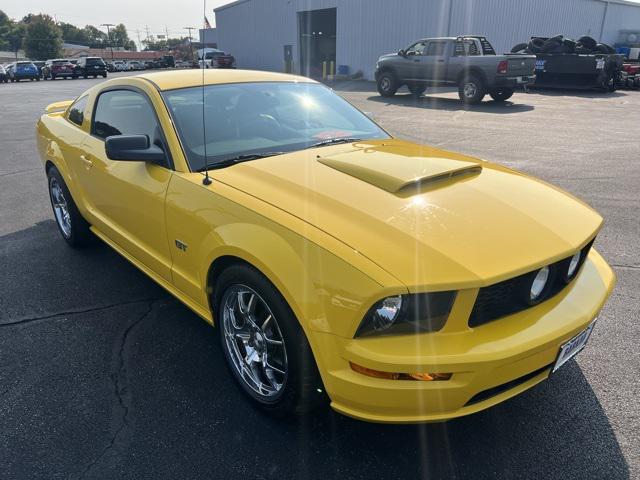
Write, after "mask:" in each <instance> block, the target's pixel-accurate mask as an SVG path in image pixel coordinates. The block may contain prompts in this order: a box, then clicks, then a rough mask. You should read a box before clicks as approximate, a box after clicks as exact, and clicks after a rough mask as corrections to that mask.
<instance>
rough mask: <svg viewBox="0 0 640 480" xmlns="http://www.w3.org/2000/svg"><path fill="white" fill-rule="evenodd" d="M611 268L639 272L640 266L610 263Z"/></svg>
mask: <svg viewBox="0 0 640 480" xmlns="http://www.w3.org/2000/svg"><path fill="white" fill-rule="evenodd" d="M611 266H612V267H615V268H628V269H629V270H640V265H625V264H620V263H612V264H611Z"/></svg>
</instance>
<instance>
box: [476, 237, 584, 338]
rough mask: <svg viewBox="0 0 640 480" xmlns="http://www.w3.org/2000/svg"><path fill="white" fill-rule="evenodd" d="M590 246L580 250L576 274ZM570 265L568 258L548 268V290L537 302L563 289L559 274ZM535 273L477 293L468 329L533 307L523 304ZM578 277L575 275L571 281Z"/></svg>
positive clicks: (526, 302)
mask: <svg viewBox="0 0 640 480" xmlns="http://www.w3.org/2000/svg"><path fill="white" fill-rule="evenodd" d="M591 245H593V240H591V242H589V243H588V244H587V245H586V246H585V247H584V248H583V249H582V255H581V257H580V263H579V265H578V273H579V271H580V269H581V268H582V264H583V263H584V261H585V259H586V258H587V255H588V254H589V250H590V249H591ZM570 261H571V256H570V257H567V258H565V259H563V260H560V261H559V262H556V263H554V264H552V265H549V268H550V270H551V279H550V280H549V281H550V286H549V287H548V288H547V291H546V292H544V293H543V296H542V298H541V300H540V302H544V301H546V300H549V299H550V298H552V297H553V296H555V295H557V294H558V293H560V292H561V291H562V290H563V289H564V288H565V287H566V286H567V283H566V282H565V280H564V278H563V274H562V273H563V272H566V270H567V268H568V266H569V262H570ZM537 272H538V270H534V271H533V272H529V273H525V274H524V275H520V276H518V277H514V278H510V279H509V280H505V281H503V282H499V283H495V284H493V285H489V286H488V287H484V288H481V289H480V291H479V292H478V298H477V299H476V303H475V304H474V306H473V310H472V311H471V315H470V316H469V326H470V327H477V326H480V325H484V324H485V323H488V322H491V321H493V320H497V319H498V318H501V317H506V316H507V315H512V314H514V313H518V312H521V311H523V310H526V309H528V308H531V307H533V306H535V305H531V304H530V303H528V301H527V300H528V292H529V289H530V286H531V282H532V281H533V278H534V277H535V276H536V274H537ZM578 273H576V274H575V276H574V277H573V278H574V279H575V278H576V276H577V275H578ZM569 283H570V282H569ZM540 302H538V303H537V304H539V303H540ZM537 304H536V305H537Z"/></svg>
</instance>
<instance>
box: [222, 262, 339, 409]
mask: <svg viewBox="0 0 640 480" xmlns="http://www.w3.org/2000/svg"><path fill="white" fill-rule="evenodd" d="M214 288H215V290H214V296H213V298H212V302H211V303H212V305H214V308H215V311H214V314H215V318H216V320H217V326H218V332H219V335H220V343H221V345H222V350H223V352H224V356H225V359H226V363H227V366H228V367H229V369H230V370H231V374H232V376H233V377H234V379H235V380H236V382H237V383H238V385H239V386H240V388H241V389H242V391H243V392H244V393H245V394H246V395H247V396H248V397H249V398H250V399H251V400H252V401H253V404H254V405H256V406H259V407H260V408H262V409H263V410H265V411H267V412H269V413H271V414H274V415H277V416H286V415H291V414H301V413H305V412H308V411H310V410H312V409H313V408H315V407H316V406H318V405H319V404H321V403H322V402H323V401H324V399H325V398H326V397H325V394H324V387H323V385H322V380H321V379H320V375H319V373H318V369H317V367H316V362H315V359H314V358H313V354H312V352H311V347H310V346H309V343H308V341H307V338H306V336H305V334H304V332H303V330H302V328H301V326H300V324H299V322H298V320H297V319H296V317H295V316H294V314H293V312H292V311H291V309H290V307H289V305H287V303H286V301H285V300H284V298H283V297H282V295H281V294H280V292H278V290H277V289H276V288H275V286H274V285H273V284H272V283H271V282H270V281H269V280H268V279H267V278H266V277H265V276H264V275H262V274H261V273H260V272H258V271H257V270H255V269H254V268H253V267H251V266H249V265H246V264H236V265H231V266H230V267H228V268H226V269H225V270H224V271H223V272H222V273H221V274H220V276H219V277H218V280H217V282H216V285H215V286H214ZM240 299H242V300H241V301H242V306H241V304H240ZM243 311H244V312H247V313H246V314H245V313H242V312H243ZM267 319H269V320H267ZM277 343H280V344H279V345H278V344H277ZM265 364H266V366H262V365H265ZM270 365H273V366H275V367H276V369H273V368H269V367H270ZM281 372H284V373H281Z"/></svg>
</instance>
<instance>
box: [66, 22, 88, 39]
mask: <svg viewBox="0 0 640 480" xmlns="http://www.w3.org/2000/svg"><path fill="white" fill-rule="evenodd" d="M58 26H59V27H60V30H61V31H62V40H63V41H64V42H66V43H75V44H77V45H87V44H88V43H89V37H88V36H87V33H86V32H85V31H84V30H82V29H80V28H78V27H76V26H75V25H72V24H70V23H65V22H60V23H59V24H58Z"/></svg>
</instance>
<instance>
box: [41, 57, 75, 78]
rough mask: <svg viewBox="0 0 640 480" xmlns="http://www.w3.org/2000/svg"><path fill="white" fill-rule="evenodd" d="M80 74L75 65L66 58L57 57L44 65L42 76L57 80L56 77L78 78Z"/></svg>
mask: <svg viewBox="0 0 640 480" xmlns="http://www.w3.org/2000/svg"><path fill="white" fill-rule="evenodd" d="M77 76H78V75H77V74H76V71H75V65H74V64H73V63H71V62H70V61H69V60H66V59H64V58H55V59H53V60H47V61H46V62H45V64H44V67H42V77H43V78H44V79H45V80H47V79H49V80H55V79H56V78H67V77H69V78H76V77H77Z"/></svg>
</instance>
